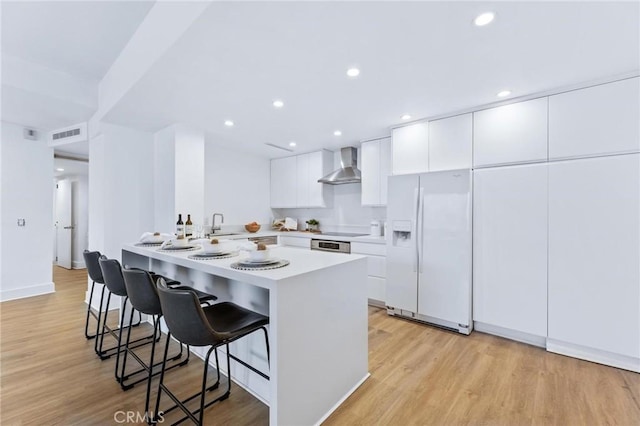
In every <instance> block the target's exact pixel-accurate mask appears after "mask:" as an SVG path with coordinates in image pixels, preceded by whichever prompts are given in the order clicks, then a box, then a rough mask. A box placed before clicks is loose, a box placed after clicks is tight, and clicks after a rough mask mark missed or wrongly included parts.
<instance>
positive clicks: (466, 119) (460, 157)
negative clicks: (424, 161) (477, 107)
mask: <svg viewBox="0 0 640 426" xmlns="http://www.w3.org/2000/svg"><path fill="white" fill-rule="evenodd" d="M472 142H473V117H472V114H462V115H457V116H455V117H449V118H443V119H441V120H435V121H430V122H429V171H430V172H435V171H440V170H456V169H470V168H471V145H472Z"/></svg>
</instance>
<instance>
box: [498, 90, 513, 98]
mask: <svg viewBox="0 0 640 426" xmlns="http://www.w3.org/2000/svg"><path fill="white" fill-rule="evenodd" d="M510 94H511V90H503V91H502V92H498V97H499V98H504V97H505V96H509V95H510Z"/></svg>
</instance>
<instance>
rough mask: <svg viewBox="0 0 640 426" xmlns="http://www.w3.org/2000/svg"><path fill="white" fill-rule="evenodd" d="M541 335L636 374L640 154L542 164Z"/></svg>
mask: <svg viewBox="0 0 640 426" xmlns="http://www.w3.org/2000/svg"><path fill="white" fill-rule="evenodd" d="M548 337H549V338H548V341H547V349H548V350H550V351H553V352H558V353H563V354H566V355H570V356H576V357H579V358H585V359H589V360H591V361H596V362H602V363H605V364H609V365H614V366H617V367H621V368H626V369H629V370H633V371H638V372H640V154H630V155H617V156H611V157H601V158H591V159H583V160H574V161H563V162H556V163H552V164H550V165H549V336H548Z"/></svg>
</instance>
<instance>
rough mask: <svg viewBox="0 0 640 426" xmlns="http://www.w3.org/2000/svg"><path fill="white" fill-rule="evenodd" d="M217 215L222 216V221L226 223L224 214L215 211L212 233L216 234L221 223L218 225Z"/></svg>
mask: <svg viewBox="0 0 640 426" xmlns="http://www.w3.org/2000/svg"><path fill="white" fill-rule="evenodd" d="M216 216H220V223H224V215H223V214H222V213H214V214H213V221H212V222H211V233H212V234H215V232H216V231H219V230H220V225H216Z"/></svg>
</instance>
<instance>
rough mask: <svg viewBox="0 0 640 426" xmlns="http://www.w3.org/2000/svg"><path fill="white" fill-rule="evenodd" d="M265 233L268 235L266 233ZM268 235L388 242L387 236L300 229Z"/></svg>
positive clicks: (352, 241)
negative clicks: (315, 231) (326, 232)
mask: <svg viewBox="0 0 640 426" xmlns="http://www.w3.org/2000/svg"><path fill="white" fill-rule="evenodd" d="M265 235H267V234H266V233H265ZM268 235H282V236H284V237H299V238H309V239H311V238H314V239H318V240H335V241H347V242H350V243H355V242H357V243H372V244H386V240H385V237H374V236H371V235H361V236H359V237H344V236H336V235H331V234H330V233H328V234H316V233H312V232H300V231H288V232H280V231H275V232H273V233H270V234H268Z"/></svg>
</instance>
